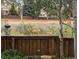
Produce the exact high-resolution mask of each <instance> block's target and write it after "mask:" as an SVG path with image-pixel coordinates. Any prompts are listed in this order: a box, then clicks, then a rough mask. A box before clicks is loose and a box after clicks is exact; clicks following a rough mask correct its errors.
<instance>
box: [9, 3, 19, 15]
mask: <svg viewBox="0 0 79 59" xmlns="http://www.w3.org/2000/svg"><path fill="white" fill-rule="evenodd" d="M10 14H11V15H18V14H17V11H16V9H15V5H14V3H12V5H11V9H10Z"/></svg>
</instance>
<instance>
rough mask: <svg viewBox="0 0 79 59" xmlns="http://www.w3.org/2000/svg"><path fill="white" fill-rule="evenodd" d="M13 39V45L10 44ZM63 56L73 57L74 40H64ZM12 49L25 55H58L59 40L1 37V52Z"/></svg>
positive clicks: (57, 38) (51, 38) (50, 37)
mask: <svg viewBox="0 0 79 59" xmlns="http://www.w3.org/2000/svg"><path fill="white" fill-rule="evenodd" d="M12 38H14V44H13V43H12V42H13V41H12ZM63 44H64V48H63V50H64V55H66V56H74V39H73V38H64V39H63ZM13 45H14V49H17V50H18V51H21V52H22V53H24V54H25V55H28V56H34V55H55V56H59V55H60V39H59V37H58V36H2V37H1V50H2V51H3V50H6V49H12V46H13Z"/></svg>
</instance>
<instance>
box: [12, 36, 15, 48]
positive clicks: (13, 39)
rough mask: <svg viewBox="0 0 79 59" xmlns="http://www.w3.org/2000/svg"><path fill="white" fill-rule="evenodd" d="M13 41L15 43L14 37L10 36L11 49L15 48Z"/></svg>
mask: <svg viewBox="0 0 79 59" xmlns="http://www.w3.org/2000/svg"><path fill="white" fill-rule="evenodd" d="M14 43H15V39H14V37H12V49H15V45H14Z"/></svg>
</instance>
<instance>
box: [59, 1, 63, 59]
mask: <svg viewBox="0 0 79 59" xmlns="http://www.w3.org/2000/svg"><path fill="white" fill-rule="evenodd" d="M61 9H62V0H60V10H59V24H60V59H63V33H62V13H61V12H62V11H61Z"/></svg>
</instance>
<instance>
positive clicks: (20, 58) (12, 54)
mask: <svg viewBox="0 0 79 59" xmlns="http://www.w3.org/2000/svg"><path fill="white" fill-rule="evenodd" d="M1 57H2V59H27V57H26V56H24V55H23V54H22V53H21V52H18V51H17V50H12V49H10V50H5V51H3V52H2V54H1Z"/></svg>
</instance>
